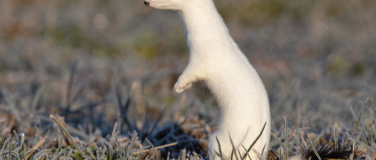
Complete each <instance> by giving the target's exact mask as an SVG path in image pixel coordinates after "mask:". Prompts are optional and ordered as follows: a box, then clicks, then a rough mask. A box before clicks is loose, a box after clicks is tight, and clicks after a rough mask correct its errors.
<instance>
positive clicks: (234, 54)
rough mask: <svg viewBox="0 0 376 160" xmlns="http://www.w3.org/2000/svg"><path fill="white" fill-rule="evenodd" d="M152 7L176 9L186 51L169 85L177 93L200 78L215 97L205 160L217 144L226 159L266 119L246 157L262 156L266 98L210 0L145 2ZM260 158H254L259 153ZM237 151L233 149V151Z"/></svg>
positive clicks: (265, 146) (248, 140)
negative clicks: (216, 111)
mask: <svg viewBox="0 0 376 160" xmlns="http://www.w3.org/2000/svg"><path fill="white" fill-rule="evenodd" d="M145 4H146V5H149V6H150V7H153V8H157V9H168V10H177V11H179V13H180V15H181V17H182V19H183V22H184V24H185V30H186V34H187V43H188V46H189V49H190V59H189V64H188V66H187V67H186V69H185V70H184V72H183V74H182V75H180V77H179V79H178V81H177V82H176V84H175V89H174V90H175V92H177V93H180V92H183V91H184V90H186V89H189V88H190V87H191V86H192V83H193V82H195V81H198V80H203V81H205V82H206V83H207V85H208V86H209V88H210V90H211V91H212V93H213V94H214V95H215V96H216V98H217V100H218V102H219V104H220V110H221V118H220V122H219V128H218V130H217V131H216V132H215V133H214V134H213V135H212V136H211V137H210V141H209V151H208V152H209V159H211V160H217V159H220V158H219V157H218V156H216V154H215V152H214V150H215V151H217V152H218V144H217V141H216V137H217V138H218V139H219V142H220V144H221V149H222V154H223V156H224V159H230V156H231V152H232V148H233V147H232V145H231V143H230V138H229V137H230V136H231V138H232V141H233V143H234V145H235V147H236V149H237V150H239V151H240V153H242V154H243V153H244V149H243V146H244V147H245V148H248V147H249V146H250V145H251V144H252V142H253V141H254V140H255V139H256V137H257V135H258V134H259V133H260V132H261V129H262V127H263V125H264V123H266V127H265V130H264V132H263V134H262V136H261V137H260V139H259V140H258V141H257V143H256V144H255V146H254V147H253V148H252V151H251V152H250V153H249V156H250V157H251V158H252V159H253V160H256V159H258V158H261V159H266V155H267V151H268V149H269V139H270V111H269V102H268V96H267V93H266V91H265V88H264V85H263V83H262V81H261V79H260V78H259V76H258V74H257V72H256V71H255V69H254V68H253V67H252V65H251V64H250V63H249V61H248V60H247V58H246V57H245V56H244V54H243V53H242V52H241V51H240V49H239V48H238V46H237V45H236V44H235V42H234V41H233V39H232V38H231V36H230V34H229V32H228V29H227V27H226V25H225V23H224V22H223V20H222V17H221V16H220V15H219V13H218V12H217V10H216V8H215V6H214V4H213V1H212V0H145ZM262 150H264V152H263V153H262V157H258V155H260V154H261V152H262ZM238 153H239V152H238V151H237V154H238Z"/></svg>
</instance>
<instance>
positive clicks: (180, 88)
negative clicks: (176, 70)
mask: <svg viewBox="0 0 376 160" xmlns="http://www.w3.org/2000/svg"><path fill="white" fill-rule="evenodd" d="M191 87H192V83H191V82H188V83H182V82H181V80H180V79H179V80H178V81H177V82H176V83H175V87H174V92H176V93H181V92H183V91H185V90H186V89H189V88H191Z"/></svg>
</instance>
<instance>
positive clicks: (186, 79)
mask: <svg viewBox="0 0 376 160" xmlns="http://www.w3.org/2000/svg"><path fill="white" fill-rule="evenodd" d="M197 68H199V67H198V66H195V67H192V66H191V65H188V67H187V68H186V69H185V71H184V72H183V73H182V74H181V75H180V76H179V79H178V81H177V82H176V83H175V87H174V91H175V92H176V93H181V92H183V91H185V90H187V89H189V88H191V87H192V83H193V82H196V81H198V80H201V79H203V74H202V73H201V72H202V71H201V70H197ZM200 71H201V72H200Z"/></svg>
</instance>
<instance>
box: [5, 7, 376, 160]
mask: <svg viewBox="0 0 376 160" xmlns="http://www.w3.org/2000/svg"><path fill="white" fill-rule="evenodd" d="M42 2H43V4H44V6H43V7H40V3H42ZM215 3H216V5H217V7H218V8H219V11H220V13H221V14H222V15H223V17H224V20H225V21H226V23H227V24H228V26H229V30H230V33H231V34H232V36H233V37H234V39H235V41H236V42H237V43H238V44H239V46H240V48H241V49H242V50H243V51H244V52H245V53H246V56H247V57H248V58H249V59H250V62H251V63H252V64H253V66H254V67H255V68H256V70H257V71H258V72H259V74H260V76H261V78H262V80H263V82H264V84H265V86H266V89H267V91H268V95H269V99H270V106H271V114H272V122H271V126H272V139H271V143H270V148H269V150H270V152H269V154H268V155H269V159H287V158H288V157H291V156H293V155H297V154H303V155H304V156H306V157H311V159H316V158H317V159H318V157H321V158H322V159H325V158H328V157H332V158H333V156H337V158H338V157H341V158H343V159H357V158H358V159H360V158H362V157H364V156H367V158H370V159H375V157H376V156H375V155H376V151H375V149H374V148H376V144H375V143H376V142H375V140H376V137H375V136H376V128H375V126H376V125H375V124H376V120H375V117H376V104H375V102H374V99H375V98H376V97H375V96H374V95H376V90H375V87H373V86H374V83H373V82H374V79H375V78H376V75H375V73H374V70H375V68H376V65H375V64H376V61H375V58H374V56H375V52H376V48H375V45H374V39H375V37H376V34H375V32H374V31H373V30H372V29H371V28H376V21H375V19H374V18H373V17H374V15H375V11H376V9H375V6H374V5H372V4H373V3H374V2H373V1H371V0H366V1H349V2H348V3H337V2H330V1H307V2H302V1H300V0H291V1H288V2H287V1H286V2H284V1H275V0H267V1H261V0H255V1H249V2H248V1H247V2H246V1H244V2H240V1H225V0H219V1H216V2H215ZM235 8H236V9H235ZM97 15H101V17H102V20H103V19H105V20H106V21H107V22H108V23H107V25H106V26H103V25H102V26H101V27H97V26H96V25H95V24H94V18H95V17H96V16H97ZM95 23H97V22H95ZM183 37H184V31H183V29H182V26H181V24H180V22H179V19H178V17H177V16H176V15H175V14H171V13H170V12H158V11H154V10H152V9H150V8H147V7H145V6H144V5H143V4H142V2H136V1H126V2H125V1H111V2H110V3H107V2H104V1H96V0H94V1H90V2H89V1H82V2H75V1H61V2H55V1H47V0H42V1H27V2H26V1H25V2H24V1H0V89H1V92H0V159H27V158H28V159H69V158H72V159H132V158H133V159H146V158H147V157H148V158H149V159H162V158H164V159H177V158H178V157H180V159H184V158H185V159H201V158H205V157H207V152H206V151H207V147H208V146H207V145H208V137H210V135H211V134H212V133H213V132H214V131H215V130H216V124H215V122H216V118H217V111H218V108H217V104H216V103H215V99H214V98H213V97H212V96H211V94H210V93H209V92H208V91H207V90H206V89H205V86H203V85H200V84H195V87H193V89H192V90H191V91H189V92H187V93H183V94H181V95H175V94H172V92H171V91H172V88H173V85H174V83H175V81H176V79H177V77H178V76H179V74H180V73H181V72H182V70H183V69H184V67H185V65H186V64H187V60H188V54H187V48H186V45H185V40H184V38H183ZM50 115H53V116H51V117H50ZM248 147H250V146H244V148H248ZM333 148H334V149H333ZM349 148H350V150H349ZM335 149H338V150H335ZM333 150H334V151H336V152H334V151H333ZM265 151H267V149H266V150H265ZM337 151H342V152H337ZM219 154H220V152H219ZM237 154H238V153H237ZM317 155H318V156H317ZM344 157H345V158H344Z"/></svg>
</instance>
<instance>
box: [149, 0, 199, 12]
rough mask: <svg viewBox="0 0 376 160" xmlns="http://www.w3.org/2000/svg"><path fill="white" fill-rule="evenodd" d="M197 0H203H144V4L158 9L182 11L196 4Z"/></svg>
mask: <svg viewBox="0 0 376 160" xmlns="http://www.w3.org/2000/svg"><path fill="white" fill-rule="evenodd" d="M196 1H202V0H144V4H145V5H146V6H149V7H152V8H156V9H165V10H177V11H182V10H184V9H185V8H187V7H189V6H192V5H194V4H195V3H196Z"/></svg>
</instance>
